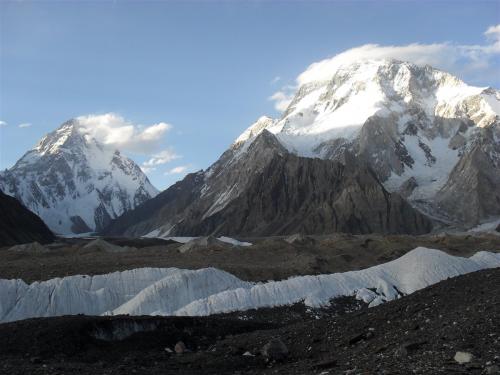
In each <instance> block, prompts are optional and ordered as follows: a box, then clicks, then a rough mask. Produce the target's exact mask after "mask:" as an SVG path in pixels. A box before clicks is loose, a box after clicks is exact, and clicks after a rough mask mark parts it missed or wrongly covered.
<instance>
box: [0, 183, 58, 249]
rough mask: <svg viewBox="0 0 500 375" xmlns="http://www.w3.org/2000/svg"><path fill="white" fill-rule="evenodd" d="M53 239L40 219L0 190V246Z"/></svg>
mask: <svg viewBox="0 0 500 375" xmlns="http://www.w3.org/2000/svg"><path fill="white" fill-rule="evenodd" d="M53 240H54V234H53V233H52V232H51V231H50V230H49V228H47V226H46V225H45V223H44V222H43V221H42V219H40V218H39V217H38V216H37V215H35V214H34V213H33V212H31V211H30V210H28V209H27V208H26V207H24V206H23V205H22V204H21V203H19V201H18V200H17V199H15V198H12V197H9V196H8V195H6V194H4V193H2V192H1V191H0V246H11V245H16V244H22V243H28V242H34V241H37V242H40V243H48V242H52V241H53Z"/></svg>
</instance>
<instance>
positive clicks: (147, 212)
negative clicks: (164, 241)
mask: <svg viewBox="0 0 500 375" xmlns="http://www.w3.org/2000/svg"><path fill="white" fill-rule="evenodd" d="M430 229H431V223H430V221H429V220H428V219H427V218H426V217H425V216H424V215H422V214H421V213H419V212H418V211H416V210H415V209H414V208H412V207H411V206H410V205H409V204H408V203H407V202H406V201H405V200H404V199H403V198H402V197H401V196H400V195H399V194H396V193H392V194H391V193H388V192H387V191H386V190H385V189H384V187H383V185H382V184H381V183H380V182H379V180H378V179H377V176H376V174H375V173H374V172H373V171H372V170H371V169H370V168H369V167H367V166H366V165H365V164H363V163H360V162H359V161H356V160H355V159H350V160H349V161H348V162H346V164H342V163H340V162H337V161H332V160H324V159H319V158H305V157H299V156H296V155H294V154H291V153H289V152H288V151H287V150H286V149H285V148H284V147H283V146H282V145H281V144H280V143H279V141H278V140H277V139H276V137H275V136H274V135H273V134H271V133H270V132H268V131H267V130H264V131H263V132H262V133H261V134H259V135H258V136H257V137H256V138H255V140H254V141H253V142H252V143H251V144H242V145H240V147H233V148H231V149H229V150H228V151H226V152H225V153H224V154H223V155H222V156H221V158H220V159H219V160H218V161H217V162H216V163H215V164H214V165H212V166H211V167H210V168H209V169H208V170H207V171H206V172H198V173H196V174H191V175H189V176H187V177H186V178H185V179H184V180H182V181H180V182H178V183H177V184H175V185H174V186H172V187H170V188H169V189H167V190H166V191H164V192H163V193H161V194H159V195H158V196H157V197H156V198H153V199H152V200H150V201H148V202H146V203H145V204H144V205H141V206H139V207H138V208H137V209H136V210H133V211H130V212H128V213H126V214H125V215H123V216H121V217H119V218H118V219H116V220H114V221H113V222H112V223H111V225H110V226H109V227H108V228H107V230H106V231H105V233H106V234H109V235H128V236H138V235H144V234H147V233H149V232H151V231H154V230H156V232H155V233H154V234H155V235H178V236H181V235H186V236H187V235H192V236H194V235H239V236H263V235H277V234H282V235H283V234H293V233H297V232H300V233H305V234H319V233H331V232H349V233H409V234H420V233H426V232H429V231H430Z"/></svg>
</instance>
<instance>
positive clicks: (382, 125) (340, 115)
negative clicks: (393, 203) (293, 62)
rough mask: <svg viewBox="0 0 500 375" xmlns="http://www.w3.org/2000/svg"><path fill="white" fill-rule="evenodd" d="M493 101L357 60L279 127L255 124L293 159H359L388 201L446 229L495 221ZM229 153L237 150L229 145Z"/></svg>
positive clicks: (439, 77)
mask: <svg viewBox="0 0 500 375" xmlns="http://www.w3.org/2000/svg"><path fill="white" fill-rule="evenodd" d="M499 115H500V92H499V91H497V90H494V89H492V88H480V87H472V86H469V85H467V84H465V83H464V82H462V81H461V80H459V79H458V78H456V77H454V76H452V75H451V74H448V73H445V72H442V71H439V70H437V69H433V68H432V67H429V66H425V67H420V66H417V65H414V64H411V63H407V62H401V61H394V60H390V61H388V60H376V61H364V62H360V63H357V64H353V65H348V66H344V67H341V68H339V69H338V70H336V71H333V72H332V74H331V78H330V79H329V80H325V81H317V82H308V83H306V84H304V85H303V86H301V87H300V88H299V89H298V90H297V92H296V94H295V97H294V98H293V100H292V101H291V103H290V105H289V107H288V109H287V110H286V111H285V112H284V114H283V116H282V117H281V118H280V119H270V118H261V119H259V121H257V122H256V123H255V124H254V125H252V126H251V127H250V128H249V129H247V130H246V131H245V132H244V133H243V134H242V135H241V136H240V137H239V138H238V139H237V141H236V143H235V144H236V145H237V144H239V143H244V142H248V141H251V139H252V138H253V137H255V135H256V134H258V133H259V132H261V131H262V130H263V129H267V130H268V131H270V132H272V133H273V134H275V135H276V137H277V138H278V140H279V141H280V143H281V144H282V145H283V146H284V147H285V148H286V149H287V150H289V151H290V152H292V153H295V154H297V155H301V156H307V157H319V158H322V159H330V160H339V161H341V162H342V163H345V154H346V152H347V153H349V154H350V155H352V156H354V157H355V158H358V159H360V160H363V161H364V162H365V163H367V164H368V165H369V166H371V167H372V169H373V170H374V171H375V172H376V173H377V176H378V178H379V179H380V181H382V182H383V184H384V186H385V187H386V189H387V190H389V191H390V192H399V193H401V194H402V195H403V196H405V197H406V198H407V199H408V200H409V202H410V203H411V204H412V205H413V206H414V207H418V208H419V209H421V210H423V211H424V212H426V213H428V214H430V215H431V216H434V217H437V218H439V219H441V220H443V221H445V222H447V223H454V224H459V225H463V226H466V227H467V226H469V227H470V226H473V225H476V224H478V223H480V222H481V221H483V220H487V219H489V218H491V217H495V216H499V215H500V200H499V198H498V194H499V192H500V184H499V176H500V152H499V147H500V117H499ZM233 147H234V146H233Z"/></svg>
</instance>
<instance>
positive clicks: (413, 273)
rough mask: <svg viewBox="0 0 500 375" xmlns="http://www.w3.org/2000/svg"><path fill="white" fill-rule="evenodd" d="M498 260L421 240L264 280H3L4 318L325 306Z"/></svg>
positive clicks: (208, 274)
mask: <svg viewBox="0 0 500 375" xmlns="http://www.w3.org/2000/svg"><path fill="white" fill-rule="evenodd" d="M494 267H500V254H499V253H494V252H486V251H481V252H478V253H476V254H475V255H473V256H472V257H470V258H462V257H455V256H451V255H448V254H446V253H444V252H442V251H440V250H434V249H428V248H424V247H418V248H416V249H414V250H412V251H410V252H408V253H407V254H405V255H404V256H402V257H400V258H398V259H396V260H393V261H391V262H388V263H384V264H381V265H377V266H373V267H370V268H367V269H364V270H359V271H350V272H344V273H334V274H327V275H318V276H297V277H292V278H289V279H287V280H281V281H269V282H265V283H251V282H246V281H242V280H240V279H238V278H237V277H235V276H233V275H231V274H229V273H227V272H225V271H221V270H218V269H215V268H204V269H199V270H194V271H193V270H182V269H177V268H163V269H162V268H140V269H134V270H129V271H123V272H113V273H109V274H105V275H97V276H83V275H77V276H68V277H64V278H55V279H51V280H48V281H43V282H34V283H32V284H29V285H28V284H26V283H25V282H24V281H22V280H5V279H0V322H9V321H15V320H20V319H26V318H32V317H47V316H60V315H71V314H87V315H115V314H130V315H178V316H182V315H186V316H203V315H210V314H215V313H223V312H230V311H237V310H247V309H253V308H260V307H272V306H280V305H289V304H293V303H297V302H301V301H303V302H304V303H305V304H306V305H308V306H312V307H319V306H323V305H327V304H328V303H329V301H330V300H331V299H332V298H335V297H339V296H356V298H358V299H361V300H363V301H364V302H366V303H369V304H370V306H375V305H377V304H380V303H383V302H385V301H390V300H393V299H396V298H400V297H401V295H402V294H403V295H406V294H410V293H413V292H415V291H417V290H419V289H422V288H425V287H426V286H429V285H431V284H434V283H437V282H439V281H441V280H444V279H447V278H449V277H454V276H459V275H462V274H466V273H469V272H474V271H478V270H481V269H486V268H494Z"/></svg>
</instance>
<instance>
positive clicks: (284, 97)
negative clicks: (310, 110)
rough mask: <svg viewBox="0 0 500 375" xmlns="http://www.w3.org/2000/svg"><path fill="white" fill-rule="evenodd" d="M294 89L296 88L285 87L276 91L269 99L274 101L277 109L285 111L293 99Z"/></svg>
mask: <svg viewBox="0 0 500 375" xmlns="http://www.w3.org/2000/svg"><path fill="white" fill-rule="evenodd" d="M294 91H295V89H293V90H290V89H289V88H287V87H283V88H282V89H281V91H277V92H275V93H274V94H273V95H271V96H270V97H269V98H268V99H269V100H271V101H273V102H274V108H276V110H278V111H280V112H284V111H285V110H286V109H287V108H288V105H289V104H290V102H291V101H292V99H293V95H294Z"/></svg>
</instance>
